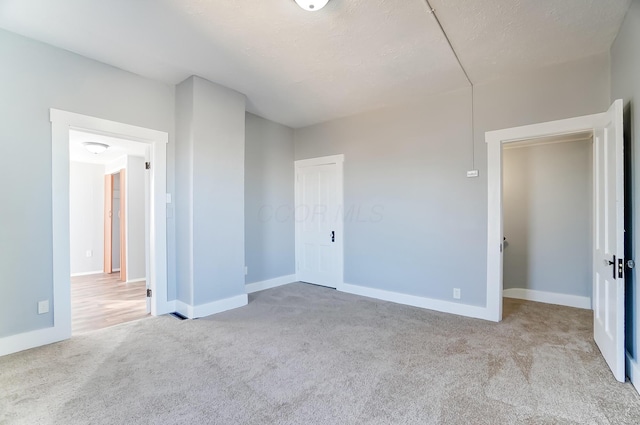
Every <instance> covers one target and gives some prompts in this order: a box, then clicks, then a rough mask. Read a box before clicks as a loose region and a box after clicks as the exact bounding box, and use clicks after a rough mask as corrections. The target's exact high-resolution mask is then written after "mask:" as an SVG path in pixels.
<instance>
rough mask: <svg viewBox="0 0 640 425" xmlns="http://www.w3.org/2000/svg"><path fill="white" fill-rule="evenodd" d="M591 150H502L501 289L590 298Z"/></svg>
mask: <svg viewBox="0 0 640 425" xmlns="http://www.w3.org/2000/svg"><path fill="white" fill-rule="evenodd" d="M592 146H593V144H592V142H591V141H580V142H565V143H555V144H547V145H540V146H528V147H518V148H515V149H505V150H504V153H503V157H502V158H503V181H504V192H503V211H504V235H505V236H506V237H507V245H506V247H505V250H504V288H505V289H508V288H523V289H532V290H536V291H545V292H555V293H560V294H569V295H577V296H581V297H588V298H591V288H592V286H593V283H592V275H593V273H592V270H591V268H592V248H591V216H592V212H591V211H592V209H593V207H592V204H591V200H592V195H591V193H592V173H591V169H592Z"/></svg>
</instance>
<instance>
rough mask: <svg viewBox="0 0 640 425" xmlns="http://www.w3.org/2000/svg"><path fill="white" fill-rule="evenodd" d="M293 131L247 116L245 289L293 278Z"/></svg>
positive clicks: (256, 117)
mask: <svg viewBox="0 0 640 425" xmlns="http://www.w3.org/2000/svg"><path fill="white" fill-rule="evenodd" d="M293 162H294V161H293V130H292V129H291V128H289V127H285V126H283V125H280V124H276V123H274V122H271V121H269V120H266V119H264V118H260V117H258V116H255V115H252V114H249V113H247V115H246V141H245V186H244V187H245V188H244V190H245V194H244V197H245V264H246V265H247V267H248V268H249V273H248V275H247V276H246V277H245V282H246V283H252V282H259V281H263V280H267V279H273V278H276V277H280V276H286V275H291V274H294V273H295V229H294V222H293V205H294V169H293Z"/></svg>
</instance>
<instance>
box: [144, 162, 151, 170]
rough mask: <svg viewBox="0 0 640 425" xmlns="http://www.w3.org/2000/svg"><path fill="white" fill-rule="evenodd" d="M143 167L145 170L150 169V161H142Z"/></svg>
mask: <svg viewBox="0 0 640 425" xmlns="http://www.w3.org/2000/svg"><path fill="white" fill-rule="evenodd" d="M144 169H145V170H150V169H151V163H150V162H145V163H144Z"/></svg>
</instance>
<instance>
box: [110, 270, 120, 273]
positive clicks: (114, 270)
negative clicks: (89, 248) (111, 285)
mask: <svg viewBox="0 0 640 425" xmlns="http://www.w3.org/2000/svg"><path fill="white" fill-rule="evenodd" d="M111 271H112V272H114V273H115V272H119V271H120V269H111Z"/></svg>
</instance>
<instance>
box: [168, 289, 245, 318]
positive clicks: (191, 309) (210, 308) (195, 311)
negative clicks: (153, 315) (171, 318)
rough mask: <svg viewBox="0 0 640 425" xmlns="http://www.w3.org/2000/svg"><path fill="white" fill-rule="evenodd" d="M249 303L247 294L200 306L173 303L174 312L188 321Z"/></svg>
mask: <svg viewBox="0 0 640 425" xmlns="http://www.w3.org/2000/svg"><path fill="white" fill-rule="evenodd" d="M248 303H249V298H248V297H247V294H240V295H236V296H235V297H230V298H224V299H222V300H218V301H213V302H210V303H207V304H201V305H196V306H193V305H189V304H187V303H185V302H182V301H180V300H176V302H175V307H176V308H175V311H177V312H178V313H180V314H182V315H183V316H185V317H188V318H189V319H197V318H199V317H206V316H211V315H212V314H216V313H222V312H223V311H227V310H233V309H234V308H238V307H243V306H245V305H247V304H248Z"/></svg>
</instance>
